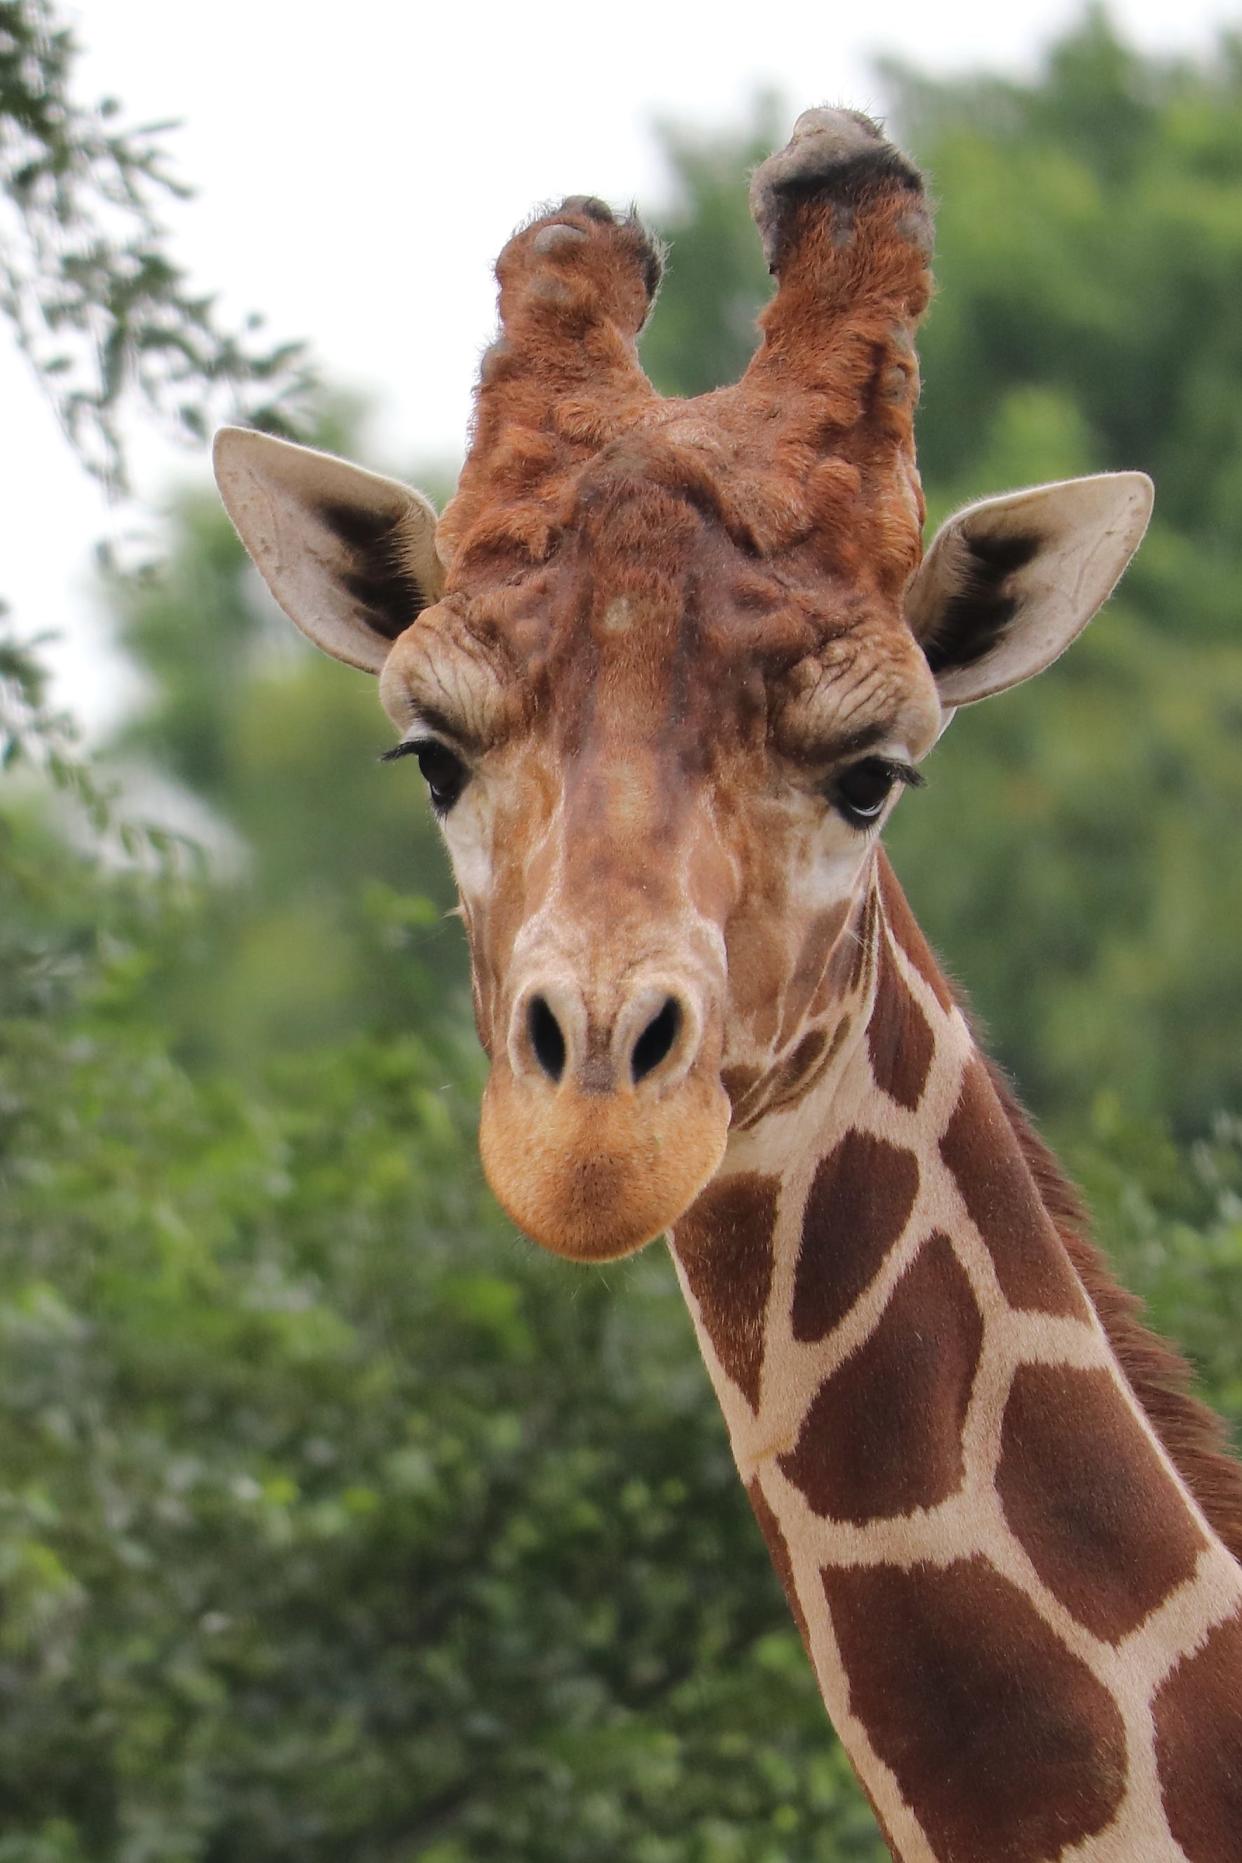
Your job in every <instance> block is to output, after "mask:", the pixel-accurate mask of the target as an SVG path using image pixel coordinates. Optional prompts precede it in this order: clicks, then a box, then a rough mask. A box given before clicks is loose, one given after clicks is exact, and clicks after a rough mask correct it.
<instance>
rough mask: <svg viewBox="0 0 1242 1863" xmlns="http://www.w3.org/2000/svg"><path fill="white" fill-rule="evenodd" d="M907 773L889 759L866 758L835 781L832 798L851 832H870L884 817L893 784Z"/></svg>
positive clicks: (831, 792)
mask: <svg viewBox="0 0 1242 1863" xmlns="http://www.w3.org/2000/svg"><path fill="white" fill-rule="evenodd" d="M903 778H904V779H905V780H908V778H905V772H904V771H903V770H902V769H899V768H898V766H897V765H896V764H893V763H890V762H889V761H888V760H887V758H885V757H864V758H863V759H862V761H861V763H852V764H851V765H850V767H849V769H848V770H842V772H841V774H840V776H837V777H835V778H834V779H833V783H832V787H831V788H830V790H829V792H828V793H829V797H830V799H831V801H832V803H833V805H834V807H835V808H836V809H837V810H838V812H839V813H840V814H841V815H843V816H844V817H845V819H846V821H847V822H848V823H849V825H850V827H851V828H866V827H868V826H869V825H870V823H872V822H873V821H875V819H876V817H877V816H878V815H879V814H880V813H881V811H882V810H883V808H884V804H885V803H886V802H887V801H888V798H889V796H890V794H891V793H892V788H893V784H894V783H896V782H899V781H901V780H903Z"/></svg>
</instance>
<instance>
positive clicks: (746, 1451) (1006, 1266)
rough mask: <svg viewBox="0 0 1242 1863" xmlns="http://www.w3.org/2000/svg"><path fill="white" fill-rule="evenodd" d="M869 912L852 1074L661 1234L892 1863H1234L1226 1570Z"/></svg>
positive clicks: (944, 1019)
mask: <svg viewBox="0 0 1242 1863" xmlns="http://www.w3.org/2000/svg"><path fill="white" fill-rule="evenodd" d="M872 886H873V890H872V892H871V895H870V897H869V899H868V901H867V910H866V912H865V913H864V914H863V915H862V919H861V924H862V927H863V930H862V934H861V935H862V937H863V940H864V944H865V946H866V950H865V953H864V956H865V967H864V968H865V979H864V1001H863V1005H862V1014H861V1016H860V1017H859V1020H858V1025H857V1026H858V1028H859V1034H858V1036H857V1038H856V1040H855V1042H854V1045H853V1047H852V1048H851V1049H849V1050H848V1051H846V1050H843V1052H842V1054H841V1056H840V1059H839V1064H838V1066H837V1067H836V1068H834V1070H833V1075H832V1078H831V1079H830V1080H829V1079H824V1080H821V1082H820V1084H819V1086H818V1087H817V1088H816V1089H815V1092H814V1094H813V1096H810V1097H809V1098H808V1100H806V1101H803V1102H802V1103H801V1104H800V1105H794V1106H786V1107H785V1109H784V1110H783V1111H782V1112H781V1113H780V1114H779V1115H777V1116H776V1117H775V1118H773V1119H771V1120H769V1121H762V1120H761V1121H759V1122H758V1123H757V1124H754V1125H752V1126H751V1129H750V1131H749V1132H746V1133H744V1134H740V1135H739V1142H738V1143H737V1145H736V1146H735V1147H734V1148H732V1149H731V1153H730V1157H729V1158H728V1159H727V1160H726V1164H725V1167H724V1169H723V1171H722V1173H721V1174H720V1176H719V1177H718V1178H717V1179H715V1180H714V1181H713V1183H712V1185H710V1186H709V1188H708V1190H707V1191H706V1192H705V1193H704V1195H703V1197H702V1198H700V1200H699V1202H698V1203H697V1204H696V1205H695V1207H694V1209H693V1210H692V1211H690V1212H689V1214H688V1215H687V1217H686V1218H684V1219H683V1221H682V1222H681V1223H680V1224H679V1225H678V1226H677V1230H676V1232H675V1236H674V1254H675V1258H676V1261H677V1266H678V1272H679V1276H680V1278H681V1281H682V1284H683V1288H684V1290H685V1292H686V1296H687V1299H688V1302H689V1305H690V1308H691V1312H692V1315H693V1317H694V1321H695V1326H696V1329H697V1331H698V1335H699V1340H700V1344H701V1346H702V1348H703V1353H704V1357H705V1359H706V1361H707V1364H708V1368H709V1371H710V1372H711V1375H712V1378H713V1381H714V1383H715V1385H716V1389H717V1393H718V1396H719V1398H720V1401H721V1405H722V1408H723V1410H724V1413H725V1419H726V1422H727V1424H728V1427H729V1432H730V1436H731V1439H732V1446H733V1451H734V1455H735V1457H736V1460H737V1463H738V1468H739V1471H740V1473H741V1476H742V1479H743V1481H744V1482H745V1484H746V1488H747V1492H748V1495H749V1497H750V1501H751V1504H752V1507H753V1508H754V1511H755V1514H756V1516H757V1518H758V1521H759V1524H760V1526H761V1527H762V1529H763V1531H764V1534H765V1536H766V1538H767V1541H768V1545H769V1548H770V1550H771V1553H772V1558H773V1561H774V1564H775V1566H776V1568H777V1571H778V1573H779V1575H780V1578H781V1580H782V1582H783V1584H784V1586H785V1589H786V1592H787V1595H788V1597H789V1601H790V1605H791V1607H792V1610H793V1613H794V1616H795V1618H796V1619H797V1622H798V1626H799V1629H800V1630H801V1633H802V1635H803V1638H804V1641H805V1642H806V1645H807V1648H808V1651H809V1653H810V1656H811V1659H812V1662H813V1663H814V1666H815V1669H816V1673H817V1676H818V1679H819V1682H820V1686H821V1689H822V1692H823V1696H824V1700H825V1703H826V1705H827V1708H828V1711H829V1713H830V1715H831V1717H832V1719H833V1721H834V1723H835V1725H836V1727H837V1731H838V1733H839V1734H840V1736H841V1738H842V1741H843V1742H844V1744H845V1746H846V1749H847V1751H848V1752H849V1754H850V1757H851V1759H852V1761H853V1763H854V1766H855V1769H856V1771H857V1772H858V1774H859V1776H860V1778H861V1780H862V1783H863V1785H864V1787H865V1789H866V1791H867V1793H868V1795H869V1796H870V1798H871V1800H872V1803H873V1804H874V1806H875V1808H876V1811H877V1815H878V1817H879V1820H880V1823H881V1826H882V1828H883V1829H884V1832H885V1836H886V1838H887V1839H888V1841H889V1844H890V1847H891V1848H892V1850H893V1853H894V1855H895V1856H898V1857H900V1858H902V1859H903V1860H904V1863H915V1860H916V1859H931V1858H939V1859H944V1860H946V1863H947V1860H949V1859H952V1863H995V1860H996V1859H999V1858H1013V1859H1019V1858H1021V1859H1027V1858H1029V1859H1036V1858H1043V1857H1048V1858H1052V1857H1062V1856H1064V1857H1074V1858H1081V1859H1088V1858H1089V1859H1092V1860H1093V1863H1103V1860H1104V1859H1116V1860H1117V1863H1122V1860H1123V1859H1124V1863H1140V1860H1142V1859H1149V1858H1150V1859H1153V1863H1154V1860H1155V1859H1161V1860H1163V1859H1166V1858H1181V1857H1187V1858H1189V1859H1191V1863H1200V1859H1202V1863H1223V1859H1234V1860H1235V1863H1236V1860H1242V1567H1240V1566H1239V1565H1238V1563H1237V1562H1236V1561H1235V1559H1234V1557H1233V1556H1232V1555H1231V1553H1230V1552H1229V1550H1228V1549H1227V1547H1226V1545H1225V1544H1224V1543H1223V1541H1222V1539H1221V1538H1220V1537H1218V1534H1217V1532H1216V1531H1215V1530H1214V1529H1213V1526H1212V1525H1211V1524H1210V1522H1209V1518H1208V1513H1207V1512H1205V1511H1204V1507H1203V1506H1201V1505H1200V1501H1199V1499H1198V1498H1196V1495H1195V1494H1193V1493H1192V1492H1191V1489H1190V1487H1189V1486H1188V1485H1187V1482H1186V1481H1185V1480H1184V1479H1183V1477H1182V1474H1181V1473H1179V1471H1178V1468H1177V1467H1176V1466H1175V1464H1174V1462H1173V1460H1172V1459H1171V1457H1170V1454H1169V1452H1168V1451H1167V1450H1166V1447H1165V1444H1164V1441H1162V1439H1161V1437H1160V1436H1158V1435H1157V1433H1156V1429H1155V1427H1154V1425H1153V1422H1152V1420H1151V1416H1150V1415H1149V1411H1148V1409H1145V1408H1144V1407H1143V1405H1142V1404H1141V1403H1140V1401H1139V1399H1138V1397H1137V1396H1136V1394H1135V1389H1134V1387H1133V1385H1132V1383H1131V1381H1130V1379H1129V1378H1127V1375H1126V1371H1125V1370H1124V1369H1123V1367H1122V1363H1121V1362H1120V1360H1119V1358H1118V1356H1117V1351H1116V1350H1115V1349H1114V1340H1113V1339H1110V1337H1109V1334H1108V1332H1107V1331H1106V1329H1105V1326H1104V1324H1103V1323H1102V1319H1101V1313H1102V1312H1103V1311H1104V1306H1103V1303H1102V1302H1101V1301H1100V1299H1099V1296H1098V1292H1097V1295H1096V1299H1095V1300H1093V1299H1092V1297H1091V1296H1090V1295H1089V1294H1088V1291H1087V1288H1086V1286H1085V1285H1084V1281H1083V1279H1082V1278H1081V1276H1080V1273H1079V1271H1078V1269H1077V1268H1076V1266H1075V1262H1074V1260H1073V1259H1072V1258H1071V1253H1070V1249H1069V1248H1068V1247H1067V1241H1068V1240H1070V1238H1068V1237H1067V1235H1066V1232H1065V1227H1064V1224H1060V1225H1059V1223H1058V1218H1057V1212H1056V1211H1055V1210H1054V1209H1052V1208H1050V1207H1049V1202H1048V1200H1047V1199H1046V1197H1045V1196H1044V1195H1042V1194H1041V1191H1040V1188H1039V1186H1038V1184H1037V1182H1036V1179H1035V1176H1034V1175H1033V1174H1032V1170H1031V1168H1030V1166H1029V1164H1028V1160H1027V1157H1026V1156H1025V1155H1024V1152H1023V1148H1022V1145H1021V1143H1020V1136H1019V1134H1018V1133H1017V1132H1016V1131H1015V1126H1014V1120H1013V1114H1012V1110H1011V1109H1010V1108H1009V1107H1008V1106H1007V1105H1006V1103H1005V1101H1004V1099H1003V1097H1002V1092H1001V1091H1000V1090H999V1089H998V1087H997V1085H996V1084H995V1083H994V1081H993V1078H992V1076H991V1074H990V1072H989V1069H988V1067H987V1064H986V1062H985V1061H984V1059H983V1058H982V1056H981V1055H980V1053H979V1051H978V1049H977V1047H976V1044H975V1042H974V1039H973V1036H972V1034H971V1031H970V1029H969V1027H968V1025H967V1023H966V1021H965V1019H964V1017H963V1016H962V1014H961V1011H960V1010H959V1009H958V1007H957V1006H956V1004H955V1003H954V1001H953V998H952V996H951V994H950V992H949V990H948V989H947V987H946V985H945V984H944V981H943V979H942V978H941V977H940V975H939V973H938V971H937V970H936V968H935V965H934V962H933V961H932V960H931V958H930V955H929V953H928V952H927V947H926V945H925V944H924V943H923V941H922V938H921V936H920V934H919V933H918V929H917V927H916V926H915V925H914V923H913V921H912V920H911V919H910V917H909V913H908V909H907V908H906V907H905V903H904V900H903V899H902V897H901V894H900V890H899V889H898V888H897V886H896V882H895V881H894V880H892V877H891V871H890V870H888V869H887V867H886V865H883V864H877V868H876V872H875V875H874V878H873V882H872ZM768 1127H770V1128H772V1129H771V1130H770V1131H769V1130H766V1129H765V1128H768ZM1037 1163H1038V1159H1037ZM1081 1246H1082V1249H1083V1250H1084V1251H1085V1253H1084V1254H1083V1255H1082V1256H1080V1258H1079V1259H1080V1263H1081V1262H1084V1261H1085V1262H1087V1263H1088V1264H1090V1263H1091V1262H1092V1261H1094V1257H1092V1256H1091V1254H1090V1249H1089V1245H1088V1244H1082V1245H1081ZM1113 1298H1114V1301H1116V1300H1117V1299H1119V1296H1117V1295H1116V1291H1115V1290H1113ZM1118 1325H1119V1326H1120V1327H1121V1329H1122V1330H1123V1331H1124V1329H1125V1327H1126V1326H1127V1325H1128V1326H1129V1327H1130V1329H1131V1333H1132V1334H1133V1336H1134V1338H1136V1339H1141V1340H1146V1341H1147V1343H1148V1344H1149V1345H1150V1344H1151V1342H1150V1340H1149V1337H1148V1336H1147V1335H1145V1334H1142V1333H1141V1332H1140V1329H1139V1328H1138V1327H1137V1326H1136V1325H1135V1323H1134V1322H1133V1319H1132V1317H1130V1316H1129V1314H1128V1313H1126V1312H1123V1313H1122V1314H1121V1317H1120V1319H1119V1321H1118ZM1114 1338H1116V1329H1114ZM1169 1363H1170V1364H1174V1363H1175V1361H1172V1360H1170V1361H1169ZM1169 1401H1170V1402H1172V1403H1173V1405H1174V1407H1175V1408H1176V1406H1177V1405H1179V1404H1180V1405H1181V1407H1182V1409H1183V1411H1184V1412H1185V1413H1186V1414H1187V1415H1191V1417H1192V1421H1193V1420H1194V1419H1193V1407H1192V1406H1191V1405H1190V1404H1189V1402H1188V1400H1185V1399H1184V1398H1174V1399H1171V1400H1169ZM1165 1435H1166V1437H1167V1436H1168V1431H1167V1430H1166V1432H1165ZM1178 1460H1179V1462H1180V1463H1181V1466H1182V1468H1183V1469H1185V1468H1186V1467H1187V1464H1188V1458H1187V1456H1186V1455H1185V1454H1183V1455H1179V1457H1178ZM1189 1460H1190V1461H1191V1462H1193V1451H1192V1452H1191V1454H1190V1457H1189ZM1206 1460H1207V1461H1209V1462H1210V1461H1211V1460H1212V1457H1211V1455H1210V1454H1208V1455H1207V1457H1206ZM1209 1511H1211V1510H1209ZM1215 1513H1216V1517H1217V1518H1218V1519H1219V1514H1220V1509H1219V1507H1218V1508H1217V1509H1216V1510H1215Z"/></svg>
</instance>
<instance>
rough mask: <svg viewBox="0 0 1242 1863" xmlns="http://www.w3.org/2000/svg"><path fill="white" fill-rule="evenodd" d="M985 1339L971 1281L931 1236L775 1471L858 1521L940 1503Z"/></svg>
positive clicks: (947, 1247)
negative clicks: (873, 1327) (877, 1322)
mask: <svg viewBox="0 0 1242 1863" xmlns="http://www.w3.org/2000/svg"><path fill="white" fill-rule="evenodd" d="M982 1345H983V1321H982V1319H981V1317H980V1314H979V1309H978V1306H977V1305H976V1303H975V1298H974V1295H973V1294H972V1293H971V1291H970V1282H969V1280H968V1279H967V1277H966V1274H965V1271H964V1270H963V1269H962V1267H961V1266H960V1264H959V1263H958V1261H957V1258H956V1256H955V1255H954V1253H953V1249H952V1246H951V1244H950V1242H949V1240H948V1238H947V1236H943V1235H933V1236H931V1237H929V1239H928V1240H927V1242H925V1243H924V1245H923V1247H922V1249H921V1250H920V1251H919V1254H918V1255H917V1256H916V1257H915V1259H914V1261H913V1262H912V1263H911V1265H910V1266H909V1267H908V1268H907V1269H906V1271H905V1273H904V1274H903V1275H902V1276H901V1279H900V1280H899V1281H898V1282H897V1285H896V1287H895V1288H894V1290H893V1294H892V1298H891V1299H890V1300H889V1303H888V1305H887V1307H886V1308H885V1310H884V1316H883V1318H882V1319H881V1321H880V1324H879V1325H878V1326H877V1328H876V1330H875V1332H874V1333H872V1335H871V1337H870V1338H869V1339H867V1340H866V1341H865V1342H864V1344H862V1345H861V1346H860V1347H859V1348H858V1350H857V1351H856V1352H854V1353H852V1354H851V1355H850V1357H849V1358H848V1359H847V1360H846V1361H845V1363H844V1364H843V1365H842V1366H841V1368H840V1370H839V1371H837V1372H835V1373H834V1374H833V1376H832V1377H831V1378H829V1379H827V1380H826V1381H825V1383H824V1385H823V1386H822V1388H821V1389H820V1391H819V1392H818V1394H817V1395H816V1397H815V1400H814V1402H813V1403H812V1405H811V1407H810V1409H809V1410H808V1412H807V1414H806V1418H805V1421H804V1422H803V1426H802V1433H801V1435H800V1436H799V1438H798V1442H797V1444H796V1446H795V1447H794V1449H793V1450H792V1451H791V1452H790V1453H789V1454H788V1455H783V1456H782V1457H781V1458H780V1467H781V1471H782V1473H783V1474H785V1475H786V1476H787V1477H788V1479H789V1480H790V1481H791V1482H793V1483H794V1485H795V1487H798V1488H800V1489H801V1490H802V1492H803V1494H804V1495H805V1496H806V1498H807V1501H808V1503H809V1504H810V1506H811V1507H813V1508H814V1510H815V1512H816V1513H817V1514H821V1515H823V1516H824V1517H825V1518H827V1519H833V1520H845V1521H850V1522H852V1523H853V1524H854V1525H856V1526H863V1525H865V1524H866V1523H867V1522H868V1521H869V1520H877V1519H886V1518H891V1517H892V1516H893V1515H895V1514H906V1513H909V1512H911V1510H912V1509H914V1508H916V1507H933V1506H935V1504H936V1503H937V1502H938V1501H943V1500H945V1499H947V1497H948V1496H949V1495H950V1494H953V1493H955V1492H956V1490H957V1488H958V1487H959V1486H960V1485H961V1480H962V1475H963V1462H962V1426H963V1424H964V1423H965V1421H966V1411H967V1409H968V1407H969V1404H970V1393H971V1389H972V1386H973V1384H974V1378H975V1371H976V1369H977V1367H978V1364H979V1353H980V1351H981V1349H982Z"/></svg>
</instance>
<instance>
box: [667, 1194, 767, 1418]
mask: <svg viewBox="0 0 1242 1863" xmlns="http://www.w3.org/2000/svg"><path fill="white" fill-rule="evenodd" d="M779 1194H780V1180H779V1179H778V1178H775V1177H760V1176H759V1175H758V1173H757V1172H754V1171H745V1172H739V1173H738V1174H737V1175H736V1176H734V1177H725V1178H721V1179H719V1180H718V1181H717V1182H716V1183H713V1184H709V1185H708V1187H707V1189H706V1190H705V1191H704V1192H703V1194H702V1196H701V1197H700V1198H699V1199H698V1201H697V1202H696V1203H695V1204H694V1205H693V1206H692V1207H691V1208H690V1209H689V1210H688V1211H687V1212H686V1214H685V1215H684V1216H683V1217H682V1219H681V1221H680V1222H679V1223H678V1224H677V1227H676V1228H675V1229H674V1231H673V1248H674V1250H675V1251H676V1254H677V1259H678V1261H679V1262H680V1263H681V1265H682V1269H683V1271H684V1273H685V1276H686V1280H687V1281H688V1282H689V1284H690V1291H691V1293H692V1294H693V1295H694V1298H695V1299H696V1300H697V1302H698V1304H699V1317H700V1318H701V1320H702V1322H703V1328H704V1331H705V1332H706V1333H707V1336H708V1338H709V1339H710V1340H711V1342H712V1345H713V1347H714V1348H715V1352H716V1356H717V1358H718V1359H719V1360H720V1363H721V1365H722V1366H723V1367H724V1369H725V1371H726V1372H727V1374H728V1375H729V1377H730V1378H731V1379H732V1380H733V1382H734V1384H736V1385H737V1387H738V1389H739V1390H740V1391H741V1393H742V1395H743V1396H744V1397H745V1399H746V1401H747V1403H748V1404H749V1405H750V1407H751V1409H752V1410H755V1411H757V1410H758V1408H759V1378H760V1374H761V1373H762V1370H763V1344H764V1322H765V1320H766V1317H767V1307H768V1295H769V1293H770V1291H771V1287H772V1243H773V1236H774V1233H775V1230H776V1200H777V1197H778V1195H779Z"/></svg>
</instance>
